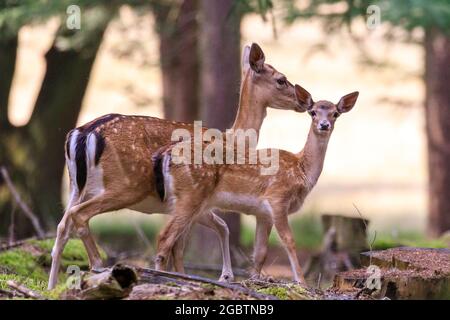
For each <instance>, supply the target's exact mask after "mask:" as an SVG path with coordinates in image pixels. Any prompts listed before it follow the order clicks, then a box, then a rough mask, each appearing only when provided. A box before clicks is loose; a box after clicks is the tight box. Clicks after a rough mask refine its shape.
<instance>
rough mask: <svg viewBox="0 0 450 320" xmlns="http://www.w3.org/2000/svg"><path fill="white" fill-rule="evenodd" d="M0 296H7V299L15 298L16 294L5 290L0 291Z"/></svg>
mask: <svg viewBox="0 0 450 320" xmlns="http://www.w3.org/2000/svg"><path fill="white" fill-rule="evenodd" d="M0 295H3V296H8V297H9V298H13V297H15V296H17V294H16V293H15V292H13V291H9V290H6V289H0ZM20 296H22V294H20Z"/></svg>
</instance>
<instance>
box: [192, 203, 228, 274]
mask: <svg viewBox="0 0 450 320" xmlns="http://www.w3.org/2000/svg"><path fill="white" fill-rule="evenodd" d="M197 222H198V223H200V224H201V225H203V226H205V227H208V228H210V229H212V230H214V232H215V233H216V234H217V235H218V237H219V242H220V249H221V251H222V274H221V275H220V278H219V281H223V282H231V281H233V280H234V275H233V268H232V266H231V258H230V231H229V230H228V226H227V224H226V222H225V221H224V220H223V219H221V218H220V217H219V216H218V215H216V214H214V213H213V212H212V211H208V212H206V213H204V214H202V215H201V216H200V217H199V218H198V219H197Z"/></svg>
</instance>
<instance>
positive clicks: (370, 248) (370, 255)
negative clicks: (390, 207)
mask: <svg viewBox="0 0 450 320" xmlns="http://www.w3.org/2000/svg"><path fill="white" fill-rule="evenodd" d="M353 207H354V208H355V209H356V211H357V212H358V214H359V216H360V217H361V219H362V221H363V223H364V226H365V227H366V231H367V230H369V227H368V225H367V222H366V219H364V218H363V216H362V214H361V211H359V209H358V207H357V206H356V204H354V203H353ZM376 238H377V231H376V230H375V232H374V235H373V239H372V242H370V243H369V252H370V253H372V251H373V249H372V246H373V244H374V243H375V239H376ZM369 265H372V254H369Z"/></svg>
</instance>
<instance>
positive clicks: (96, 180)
mask: <svg viewBox="0 0 450 320" xmlns="http://www.w3.org/2000/svg"><path fill="white" fill-rule="evenodd" d="M242 72H243V81H242V83H241V89H240V101H239V110H238V114H237V117H236V120H235V123H234V125H233V128H234V129H238V128H239V129H250V128H251V129H254V130H256V132H257V133H259V129H260V128H261V125H262V121H263V119H264V117H265V115H266V108H267V107H273V108H278V109H285V110H294V111H298V112H304V111H305V109H304V108H302V107H301V106H300V105H299V104H298V103H297V101H296V99H295V90H294V86H293V85H292V84H291V83H290V82H289V81H287V79H286V77H285V76H284V75H283V74H282V73H280V72H278V71H277V70H276V69H275V68H273V67H272V66H270V65H269V64H266V63H265V55H264V53H263V51H262V50H261V48H260V47H259V46H258V45H257V44H252V46H251V47H248V46H246V47H245V48H244V53H243V59H242ZM180 128H182V129H186V130H188V131H190V132H192V130H193V126H192V124H186V123H180V122H171V121H167V120H163V119H158V118H153V117H144V116H125V115H119V114H109V115H106V116H103V117H100V118H98V119H95V120H93V121H91V122H89V123H87V124H85V125H83V126H81V127H78V128H76V129H74V130H72V131H71V132H69V134H68V136H67V141H66V163H67V166H68V169H69V176H70V185H71V195H70V199H69V203H68V206H67V209H66V211H65V213H64V216H63V218H62V220H61V222H60V223H59V224H58V228H57V236H56V241H55V245H54V247H53V250H52V266H51V270H50V278H49V284H48V287H49V289H51V288H54V286H55V285H56V282H57V274H58V270H59V265H60V259H61V254H62V251H63V250H64V246H65V244H66V243H67V241H68V239H69V236H70V231H71V230H72V229H75V230H76V232H77V234H78V236H79V237H80V238H81V240H82V241H83V243H84V246H85V247H86V251H87V253H88V256H89V263H90V267H91V268H100V267H101V266H102V261H101V258H100V254H99V252H98V249H97V247H96V243H95V241H94V238H93V237H92V235H91V232H90V230H89V224H88V223H89V220H90V219H91V218H92V217H94V216H96V215H98V214H101V213H104V212H108V211H113V210H119V209H123V208H129V209H132V210H136V211H140V212H143V213H147V214H152V213H166V212H167V211H168V210H167V206H166V204H165V203H163V202H162V201H161V200H160V199H159V196H158V192H157V190H156V185H155V176H154V172H153V163H152V154H153V153H155V151H156V150H158V149H159V148H160V147H161V146H164V145H166V144H168V143H170V142H171V136H172V133H173V131H174V130H175V129H180ZM196 222H198V223H200V224H202V225H205V226H207V227H209V228H211V229H212V230H214V231H215V232H216V233H217V234H218V235H219V240H220V244H221V247H222V258H223V269H222V275H221V280H231V279H233V273H232V269H231V262H230V255H229V244H228V228H227V226H226V224H225V222H224V221H223V220H222V219H220V218H219V217H218V216H216V215H215V214H214V213H213V212H208V213H207V214H205V215H202V216H201V217H199V219H198V220H197V221H196ZM176 248H181V249H182V248H183V245H179V246H177V247H176ZM181 249H179V250H178V251H177V250H175V251H174V252H173V257H174V260H175V261H174V266H175V269H176V270H177V271H179V272H183V264H182V260H181V261H180V259H182V252H180V250H181Z"/></svg>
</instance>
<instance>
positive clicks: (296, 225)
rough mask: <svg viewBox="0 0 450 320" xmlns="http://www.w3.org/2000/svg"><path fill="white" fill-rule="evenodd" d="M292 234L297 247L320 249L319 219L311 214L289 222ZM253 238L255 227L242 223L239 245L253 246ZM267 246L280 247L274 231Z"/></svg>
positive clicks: (321, 231) (320, 228) (320, 227)
mask: <svg viewBox="0 0 450 320" xmlns="http://www.w3.org/2000/svg"><path fill="white" fill-rule="evenodd" d="M290 225H291V228H292V232H293V233H294V238H295V242H296V243H297V246H298V247H299V248H302V249H307V250H317V249H318V248H320V245H321V243H322V237H323V230H322V225H321V223H320V218H319V217H318V216H317V215H313V214H304V215H302V216H300V217H298V218H295V219H292V220H291V222H290ZM254 238H255V225H254V224H253V225H249V224H246V223H242V225H241V243H242V245H243V246H245V247H250V246H253V242H254ZM269 245H271V246H274V245H280V241H279V239H278V235H277V233H276V231H275V230H274V229H272V233H271V234H270V238H269Z"/></svg>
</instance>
